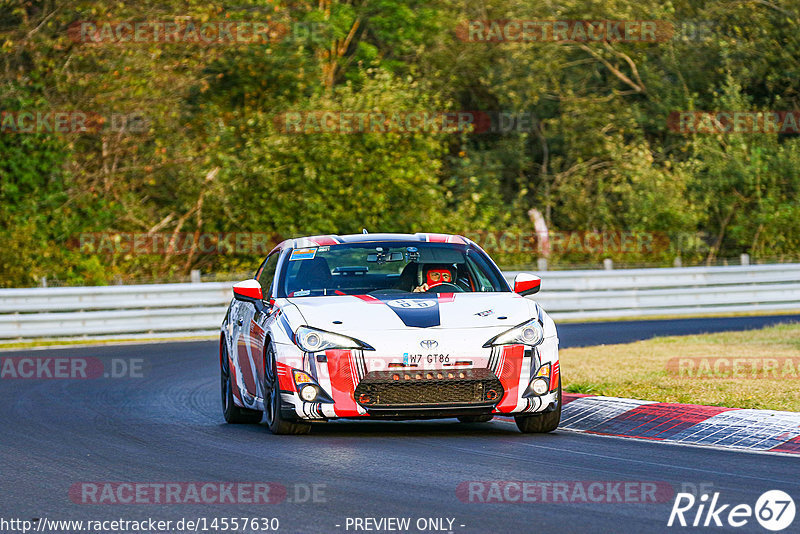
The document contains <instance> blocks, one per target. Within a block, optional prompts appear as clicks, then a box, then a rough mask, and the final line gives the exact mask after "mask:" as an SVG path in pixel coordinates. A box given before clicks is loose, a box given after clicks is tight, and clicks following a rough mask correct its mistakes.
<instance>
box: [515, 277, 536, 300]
mask: <svg viewBox="0 0 800 534" xmlns="http://www.w3.org/2000/svg"><path fill="white" fill-rule="evenodd" d="M541 287H542V279H541V278H539V277H538V276H536V275H535V274H530V273H519V274H518V275H517V276H515V277H514V293H519V294H520V295H522V296H523V297H524V296H526V295H533V294H534V293H538V292H539V289H540V288H541Z"/></svg>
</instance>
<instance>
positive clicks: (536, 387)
mask: <svg viewBox="0 0 800 534" xmlns="http://www.w3.org/2000/svg"><path fill="white" fill-rule="evenodd" d="M549 389H550V383H549V382H548V381H547V380H545V379H544V378H537V379H535V380H534V381H533V382H532V383H531V390H532V391H533V392H534V393H535V394H537V395H544V394H545V393H547V391H548V390H549Z"/></svg>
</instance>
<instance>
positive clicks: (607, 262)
mask: <svg viewBox="0 0 800 534" xmlns="http://www.w3.org/2000/svg"><path fill="white" fill-rule="evenodd" d="M603 269H605V270H606V271H611V270H613V269H614V261H613V260H612V259H611V258H606V259H604V260H603Z"/></svg>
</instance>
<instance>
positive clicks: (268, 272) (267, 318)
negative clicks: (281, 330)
mask: <svg viewBox="0 0 800 534" xmlns="http://www.w3.org/2000/svg"><path fill="white" fill-rule="evenodd" d="M280 256H281V251H280V250H276V251H273V252H272V253H271V254H270V255H269V256H267V259H266V260H265V261H264V263H263V264H262V266H261V268H260V269H259V270H258V273H257V274H256V280H258V283H259V284H261V293H262V295H264V308H263V310H262V311H260V312H257V311H255V309H254V311H255V313H254V314H253V315H252V316H250V323H249V325H248V326H249V329H250V336H249V341H250V354H251V358H252V363H253V369H254V373H255V379H256V388H257V392H258V393H257V395H258V396H259V397H262V398H263V391H262V389H263V385H264V358H263V354H264V340H265V338H266V334H267V332H268V331H269V329H270V326H271V325H272V323H274V322H275V319H276V318H277V315H278V309H277V308H276V307H274V306H273V305H272V303H273V302H274V296H275V291H274V289H275V287H274V286H275V278H276V274H277V271H278V263H279V262H280ZM251 306H252V305H251ZM253 308H254V307H253Z"/></svg>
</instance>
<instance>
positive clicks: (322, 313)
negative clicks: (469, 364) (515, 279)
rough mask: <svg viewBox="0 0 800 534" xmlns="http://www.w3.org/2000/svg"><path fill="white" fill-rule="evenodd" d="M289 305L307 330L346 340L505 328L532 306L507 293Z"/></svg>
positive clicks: (304, 300) (306, 300)
mask: <svg viewBox="0 0 800 534" xmlns="http://www.w3.org/2000/svg"><path fill="white" fill-rule="evenodd" d="M289 301H290V302H291V303H292V304H294V305H295V306H296V307H297V309H298V310H299V311H300V313H301V314H302V316H303V318H304V319H305V321H306V324H307V325H309V326H312V327H315V328H320V329H322V330H329V331H334V332H341V333H344V334H351V335H352V334H355V333H364V332H375V331H388V330H409V329H418V330H420V331H421V330H423V329H425V330H429V329H435V330H442V329H448V330H449V329H454V330H455V329H459V330H462V329H463V330H472V329H475V328H493V329H497V328H511V327H512V326H515V325H517V324H519V323H522V322H524V321H526V320H528V319H530V318H531V317H535V314H536V310H535V304H534V303H533V301H530V300H528V299H525V298H522V297H520V296H519V295H517V294H516V293H510V292H505V293H440V294H438V295H437V294H423V293H420V294H411V293H405V294H387V295H380V294H379V295H376V296H370V295H342V296H328V297H297V298H290V299H289Z"/></svg>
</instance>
